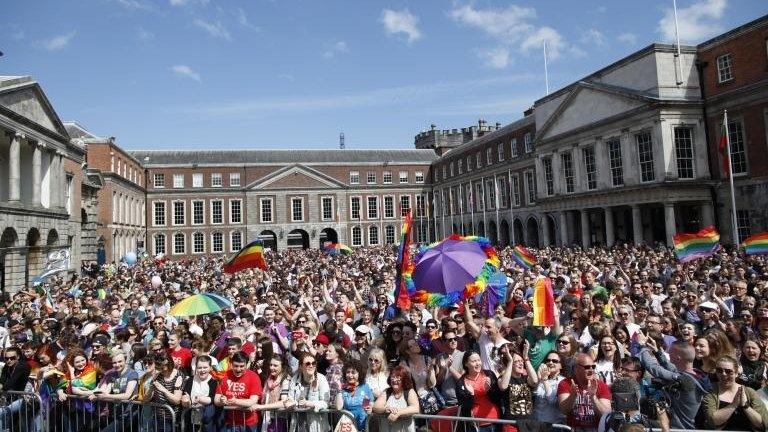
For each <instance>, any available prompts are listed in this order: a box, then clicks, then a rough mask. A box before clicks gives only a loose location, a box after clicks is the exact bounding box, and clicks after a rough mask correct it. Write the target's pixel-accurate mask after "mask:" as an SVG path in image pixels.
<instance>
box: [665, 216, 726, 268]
mask: <svg viewBox="0 0 768 432" xmlns="http://www.w3.org/2000/svg"><path fill="white" fill-rule="evenodd" d="M673 241H674V243H675V255H677V259H678V260H679V261H680V262H682V263H685V262H688V261H693V260H695V259H697V258H706V257H708V256H711V255H713V254H714V253H715V252H717V251H719V250H720V248H721V247H722V246H720V243H719V241H720V233H718V232H717V230H716V229H715V227H714V226H713V225H710V226H708V227H706V228H704V229H702V230H701V231H699V232H697V233H682V234H681V233H678V234H675V237H674V239H673Z"/></svg>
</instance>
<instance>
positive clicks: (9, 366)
mask: <svg viewBox="0 0 768 432" xmlns="http://www.w3.org/2000/svg"><path fill="white" fill-rule="evenodd" d="M3 359H4V361H5V366H3V371H2V373H0V391H3V392H5V391H19V392H21V391H24V388H25V387H26V385H27V380H28V379H29V375H30V372H31V369H30V367H29V363H27V361H26V360H25V359H24V358H23V357H22V351H21V349H19V348H17V347H13V346H12V347H10V348H7V349H6V350H5V355H4V357H3ZM14 399H15V400H14ZM23 401H24V399H22V398H19V397H18V396H11V395H9V398H8V400H7V401H6V402H7V406H4V407H2V409H0V426H2V428H0V430H5V424H7V421H9V420H10V418H9V416H11V415H13V414H14V413H16V412H19V411H20V410H21V407H22V405H23Z"/></svg>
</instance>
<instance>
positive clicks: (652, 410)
mask: <svg viewBox="0 0 768 432" xmlns="http://www.w3.org/2000/svg"><path fill="white" fill-rule="evenodd" d="M660 411H666V412H669V402H668V401H667V400H666V399H665V398H663V397H662V398H653V397H649V398H646V399H645V400H643V401H642V402H641V403H640V413H641V414H642V415H644V416H646V417H648V418H649V419H651V420H658V419H659V412H660Z"/></svg>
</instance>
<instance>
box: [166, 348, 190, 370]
mask: <svg viewBox="0 0 768 432" xmlns="http://www.w3.org/2000/svg"><path fill="white" fill-rule="evenodd" d="M168 354H170V355H171V358H172V359H173V361H174V362H175V363H177V364H178V365H179V367H180V368H184V369H186V368H189V367H190V366H192V351H190V350H189V349H188V348H184V347H179V348H178V349H177V350H176V351H174V350H173V349H168Z"/></svg>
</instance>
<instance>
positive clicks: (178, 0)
mask: <svg viewBox="0 0 768 432" xmlns="http://www.w3.org/2000/svg"><path fill="white" fill-rule="evenodd" d="M170 3H171V6H185V5H188V4H192V3H200V4H203V5H205V4H208V0H170Z"/></svg>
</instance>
